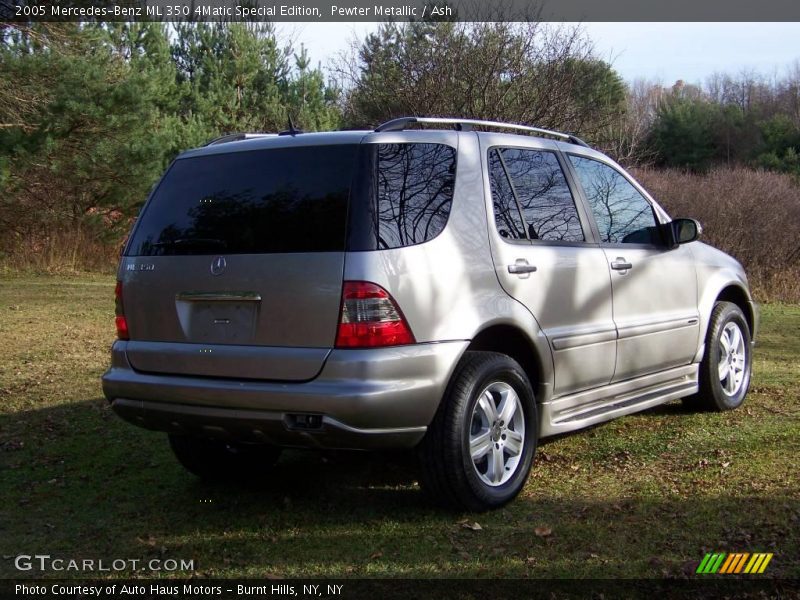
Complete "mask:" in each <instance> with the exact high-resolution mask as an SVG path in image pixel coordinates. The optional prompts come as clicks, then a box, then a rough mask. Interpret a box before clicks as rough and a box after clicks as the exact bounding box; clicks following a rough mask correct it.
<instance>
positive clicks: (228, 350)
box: [121, 136, 358, 381]
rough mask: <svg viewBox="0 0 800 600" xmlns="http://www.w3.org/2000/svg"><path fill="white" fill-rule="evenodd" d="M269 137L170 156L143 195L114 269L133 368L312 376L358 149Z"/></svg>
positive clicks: (324, 341) (334, 293)
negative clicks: (118, 276)
mask: <svg viewBox="0 0 800 600" xmlns="http://www.w3.org/2000/svg"><path fill="white" fill-rule="evenodd" d="M307 137H308V138H310V137H312V136H307ZM266 144H267V145H270V144H271V146H273V147H266V148H265V147H264V146H265V142H263V141H260V142H259V141H256V142H238V143H231V145H230V149H228V148H225V147H224V146H220V147H219V148H218V149H214V150H213V153H211V154H208V153H204V152H208V151H201V152H200V153H199V154H198V153H193V154H190V155H188V156H187V157H184V158H179V159H178V160H176V161H175V162H174V163H173V165H172V166H171V167H170V169H169V170H168V171H167V173H166V174H165V176H164V178H163V179H162V181H161V182H160V184H159V185H158V187H157V189H156V190H155V192H154V194H153V195H152V197H151V198H150V201H149V202H148V203H147V206H146V207H145V209H144V210H143V212H142V214H141V216H140V218H139V222H138V223H137V225H136V227H135V229H134V232H133V235H132V237H131V240H130V243H129V244H128V246H127V249H126V252H125V256H124V258H123V261H122V266H121V279H122V282H123V283H122V299H123V304H124V310H125V316H126V318H127V322H128V330H129V334H130V342H128V346H127V353H128V360H129V361H130V363H131V365H132V366H133V367H134V368H135V369H137V370H140V371H146V372H157V373H171V374H181V375H201V376H212V377H228V378H247V379H269V380H286V381H300V380H308V379H312V378H314V377H315V376H316V375H317V374H318V373H319V371H320V370H321V368H322V366H323V364H324V362H325V359H326V357H327V355H328V353H329V352H330V349H331V348H332V347H333V344H334V341H335V338H336V329H337V325H338V320H339V310H340V302H341V291H342V276H343V269H344V256H345V252H344V249H345V235H346V223H347V206H348V196H349V193H350V187H351V182H352V179H353V174H354V169H355V164H356V160H357V159H356V157H357V149H358V145H357V143H350V144H337V145H313V146H308V145H306V146H298V145H297V142H296V141H294V140H283V139H275V140H271V141H270V142H267V143H266ZM274 146H277V147H274Z"/></svg>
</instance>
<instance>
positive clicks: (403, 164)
mask: <svg viewBox="0 0 800 600" xmlns="http://www.w3.org/2000/svg"><path fill="white" fill-rule="evenodd" d="M455 175H456V151H455V149H453V148H451V147H450V146H443V145H441V144H380V145H379V146H378V149H377V177H376V188H377V189H376V195H377V215H376V216H377V219H376V221H377V237H378V248H381V249H384V248H399V247H402V246H411V245H414V244H420V243H422V242H427V241H428V240H431V239H433V238H435V237H436V236H437V235H439V233H441V231H442V230H443V229H444V226H445V225H446V224H447V218H448V216H449V215H450V205H451V204H452V202H453V186H454V184H455Z"/></svg>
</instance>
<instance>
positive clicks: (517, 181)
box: [490, 148, 584, 242]
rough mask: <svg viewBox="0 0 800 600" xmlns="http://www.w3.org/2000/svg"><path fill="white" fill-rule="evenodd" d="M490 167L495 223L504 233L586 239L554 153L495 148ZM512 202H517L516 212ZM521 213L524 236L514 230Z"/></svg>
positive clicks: (532, 237)
mask: <svg viewBox="0 0 800 600" xmlns="http://www.w3.org/2000/svg"><path fill="white" fill-rule="evenodd" d="M492 155H493V156H492ZM490 169H491V170H492V172H491V178H490V179H491V184H492V197H493V200H494V203H495V222H496V225H497V228H498V231H499V233H500V235H501V236H504V237H512V238H513V237H521V238H522V239H524V238H525V236H527V238H528V239H531V240H544V241H555V242H582V241H584V235H583V228H582V227H581V220H580V217H579V216H578V210H577V208H576V207H575V201H574V199H573V198H572V193H571V192H570V189H569V185H568V184H567V180H566V178H565V177H564V172H563V171H562V169H561V165H560V164H559V162H558V159H557V158H556V155H555V154H554V153H552V152H547V151H542V150H525V149H519V148H496V149H494V150H492V151H491V155H490ZM509 195H510V196H511V198H509ZM512 199H513V201H514V202H513V203H512ZM513 204H516V205H517V210H516V211H515V210H514V206H513ZM518 214H521V217H522V222H523V232H522V233H523V235H522V236H519V235H515V234H514V232H513V231H512V229H511V227H513V223H515V222H516V220H517V218H518V217H517V215H518ZM509 223H511V224H512V225H511V226H509Z"/></svg>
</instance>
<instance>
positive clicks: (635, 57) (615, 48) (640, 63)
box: [282, 23, 800, 85]
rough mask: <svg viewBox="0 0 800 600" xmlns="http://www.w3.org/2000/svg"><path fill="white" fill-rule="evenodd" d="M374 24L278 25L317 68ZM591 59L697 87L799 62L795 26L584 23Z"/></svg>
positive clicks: (627, 72) (799, 26)
mask: <svg viewBox="0 0 800 600" xmlns="http://www.w3.org/2000/svg"><path fill="white" fill-rule="evenodd" d="M376 27H377V24H376V23H296V24H283V25H282V28H283V29H284V31H286V32H291V33H293V34H294V36H293V37H295V38H296V39H297V41H298V44H299V42H303V43H304V44H305V46H306V47H307V48H308V51H309V53H310V55H311V58H312V59H313V61H314V62H315V63H316V62H321V63H322V65H323V66H325V65H326V64H327V63H328V60H329V58H330V57H332V56H334V55H335V54H337V53H338V52H339V51H341V50H343V49H344V48H346V47H347V43H348V41H349V40H350V39H351V38H352V37H353V36H354V35H355V36H358V37H359V38H361V37H363V36H364V34H365V33H366V32H368V31H370V30H373V29H375V28H376ZM583 27H584V28H585V29H586V32H587V34H588V36H589V38H590V39H591V40H592V41H593V42H594V45H595V50H596V54H597V55H598V56H599V57H600V58H603V59H604V60H607V61H608V62H610V63H611V64H612V65H613V66H614V68H615V69H616V70H617V71H618V72H619V73H620V74H621V75H622V77H623V78H625V79H626V80H628V81H630V80H633V79H636V78H645V79H650V80H656V81H660V82H661V83H663V84H665V85H671V84H672V83H674V82H675V81H676V80H678V79H683V80H684V81H686V82H687V83H702V82H703V81H705V79H706V78H707V77H708V76H709V75H711V74H712V73H714V72H728V73H734V74H735V73H739V72H741V71H742V70H752V71H756V72H760V73H763V74H766V75H772V74H778V75H781V74H783V73H784V71H785V69H786V67H787V65H789V64H790V63H792V62H794V61H795V60H799V61H800V23H584V24H583Z"/></svg>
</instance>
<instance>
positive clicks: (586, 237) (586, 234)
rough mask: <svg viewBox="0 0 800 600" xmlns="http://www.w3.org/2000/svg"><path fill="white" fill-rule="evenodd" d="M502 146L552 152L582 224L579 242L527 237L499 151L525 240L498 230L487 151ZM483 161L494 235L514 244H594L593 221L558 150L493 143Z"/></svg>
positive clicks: (500, 148)
mask: <svg viewBox="0 0 800 600" xmlns="http://www.w3.org/2000/svg"><path fill="white" fill-rule="evenodd" d="M503 149H511V150H526V151H528V152H547V153H549V154H553V155H554V156H555V157H556V161H557V162H558V165H559V167H561V173H562V175H563V176H564V181H565V183H566V184H567V189H568V190H569V193H570V196H571V197H572V203H573V205H574V206H575V212H576V214H577V215H578V222H579V223H580V226H581V231H582V232H583V240H582V241H571V240H542V239H535V240H534V239H531V238H530V237H529V236H528V228H527V223H526V222H525V217H524V212H523V211H522V206H521V205H520V203H519V199H518V196H517V193H516V188H515V187H514V184H513V182H512V181H511V177H510V176H509V174H508V170H507V168H506V166H505V160H504V159H503V157H502V154H501V153H500V152H498V156H500V160H501V164H502V165H503V172H504V173H505V175H506V179H507V180H508V183H509V186H510V187H511V189H512V191H513V194H514V199H515V200H516V202H517V210H519V213H520V219H522V225H523V228H524V233H525V239H524V240H517V239H508V238H504V237H503V236H501V235H500V233H499V231H498V229H497V219H496V218H495V214H494V201H493V198H492V180H491V173H490V167H491V161H490V157H489V155H490V153H491V152H492V151H493V150H503ZM484 158H485V160H486V178H487V185H488V192H489V200H490V201H491V204H492V207H491V215H492V223H493V224H494V232H495V234H497V237H498V238H500V239H501V240H502V241H503V242H504V243H506V244H513V245H531V246H566V247H580V248H584V247H586V246H593V245H596V240H597V239H598V238H597V236H596V234H595V231H594V229H593V228H592V224H593V221H592V220H589V218H588V216H589V215H587V214H586V209H585V208H586V207H585V206H584V205H583V200H582V198H580V197H578V196H576V194H575V192H576V188H575V182H574V180H573V178H572V173H571V172H570V171H569V170H568V167H569V166H568V165H566V164H565V163H566V162H568V161H565V160H564V157H563V155H562V153H561V151H560V150H557V149H551V148H539V147H534V146H525V145H522V144H493V145H490V146H487V147H486V153H485V156H484Z"/></svg>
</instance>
